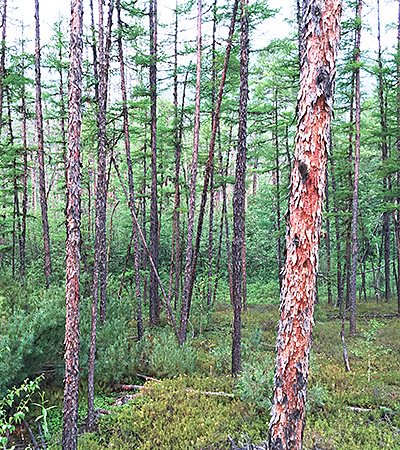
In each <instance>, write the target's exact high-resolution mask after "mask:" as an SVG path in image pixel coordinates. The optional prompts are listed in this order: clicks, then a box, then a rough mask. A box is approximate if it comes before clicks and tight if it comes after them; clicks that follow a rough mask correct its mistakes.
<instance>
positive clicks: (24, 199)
mask: <svg viewBox="0 0 400 450" xmlns="http://www.w3.org/2000/svg"><path fill="white" fill-rule="evenodd" d="M23 75H24V72H23ZM21 95H22V99H21V107H22V121H21V136H22V147H23V160H24V163H23V181H22V224H21V249H20V252H21V278H22V280H23V281H24V279H25V266H26V253H25V244H26V217H27V214H28V143H27V124H26V116H27V112H26V100H25V85H23V86H22V93H21Z"/></svg>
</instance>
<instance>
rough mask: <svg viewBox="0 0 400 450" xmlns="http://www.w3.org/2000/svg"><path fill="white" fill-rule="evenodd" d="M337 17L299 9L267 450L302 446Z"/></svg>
mask: <svg viewBox="0 0 400 450" xmlns="http://www.w3.org/2000/svg"><path fill="white" fill-rule="evenodd" d="M340 15H341V1H340V0H327V1H326V2H320V1H317V0H308V1H305V3H304V8H303V26H302V29H303V35H302V44H303V45H304V48H303V49H302V52H301V56H302V61H301V74H300V92H299V103H298V104H299V116H298V125H297V134H296V147H295V163H294V165H293V168H292V173H291V194H290V220H289V225H288V230H287V237H286V239H287V242H286V245H287V257H286V263H285V278H284V282H283V287H282V290H281V318H280V322H279V330H278V337H277V360H276V364H277V367H276V373H275V380H274V398H273V403H272V410H271V422H270V427H269V449H270V450H278V449H282V450H283V449H285V450H286V449H291V450H300V449H301V447H302V437H303V430H304V425H305V418H304V414H305V404H306V392H307V391H306V390H307V379H308V364H309V355H310V339H311V331H312V325H313V312H314V298H315V285H316V274H317V265H318V249H319V241H320V231H321V223H322V203H323V197H324V191H325V173H326V153H327V149H328V148H329V142H330V123H331V114H332V108H333V93H334V82H335V75H336V56H337V50H338V43H339V36H340Z"/></svg>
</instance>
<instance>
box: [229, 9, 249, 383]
mask: <svg viewBox="0 0 400 450" xmlns="http://www.w3.org/2000/svg"><path fill="white" fill-rule="evenodd" d="M247 7H248V3H247V0H241V19H240V23H241V37H240V97H239V130H238V145H237V156H236V174H235V188H234V192H233V200H232V205H233V238H232V278H233V299H232V300H233V330H232V373H233V374H234V375H237V374H238V373H239V372H240V371H241V368H242V362H241V339H242V319H241V315H242V279H243V272H242V249H243V240H244V229H245V228H244V224H245V200H246V198H245V197H246V153H247V97H248V92H249V88H248V66H249V18H248V12H247Z"/></svg>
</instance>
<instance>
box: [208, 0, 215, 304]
mask: <svg viewBox="0 0 400 450" xmlns="http://www.w3.org/2000/svg"><path fill="white" fill-rule="evenodd" d="M216 33H217V0H214V4H213V33H212V45H211V48H212V50H211V51H212V68H211V116H212V118H214V112H215V91H216V79H217V71H216V68H215V36H216ZM211 131H212V121H211ZM214 171H215V165H214V162H213V164H212V168H211V175H210V213H209V227H208V287H207V307H208V309H210V307H211V303H212V288H213V266H214V207H215V184H214Z"/></svg>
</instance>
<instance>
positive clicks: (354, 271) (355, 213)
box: [350, 0, 362, 334]
mask: <svg viewBox="0 0 400 450" xmlns="http://www.w3.org/2000/svg"><path fill="white" fill-rule="evenodd" d="M361 7H362V2H361V0H358V7H357V19H358V21H359V22H358V23H359V25H358V27H357V33H356V45H355V58H354V59H355V63H356V70H355V81H356V85H355V109H356V121H355V128H356V137H355V141H354V181H353V184H354V187H353V219H352V251H351V283H350V292H351V298H350V333H351V334H355V332H356V291H357V257H358V241H357V222H358V184H359V170H360V116H361V96H360V67H359V64H360V41H361Z"/></svg>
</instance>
